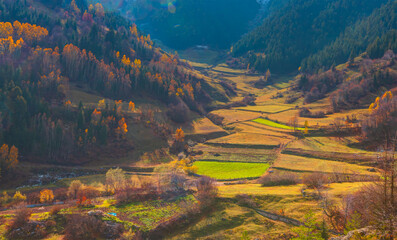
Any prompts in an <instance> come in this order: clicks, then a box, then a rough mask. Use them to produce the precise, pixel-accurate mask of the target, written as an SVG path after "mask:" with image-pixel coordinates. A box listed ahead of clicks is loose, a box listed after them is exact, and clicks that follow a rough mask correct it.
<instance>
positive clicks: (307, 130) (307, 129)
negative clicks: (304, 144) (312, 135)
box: [304, 120, 309, 134]
mask: <svg viewBox="0 0 397 240" xmlns="http://www.w3.org/2000/svg"><path fill="white" fill-rule="evenodd" d="M304 133H305V134H308V133H309V123H308V122H307V120H306V121H305V130H304Z"/></svg>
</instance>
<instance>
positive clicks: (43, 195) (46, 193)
mask: <svg viewBox="0 0 397 240" xmlns="http://www.w3.org/2000/svg"><path fill="white" fill-rule="evenodd" d="M53 200H54V193H53V192H52V190H49V189H44V190H41V191H40V202H41V203H51V202H52V201H53Z"/></svg>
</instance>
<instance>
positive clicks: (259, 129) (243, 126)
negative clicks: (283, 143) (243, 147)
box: [230, 121, 295, 139]
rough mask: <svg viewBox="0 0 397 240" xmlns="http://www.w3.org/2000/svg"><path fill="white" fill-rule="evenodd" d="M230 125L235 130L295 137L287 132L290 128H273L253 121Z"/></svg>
mask: <svg viewBox="0 0 397 240" xmlns="http://www.w3.org/2000/svg"><path fill="white" fill-rule="evenodd" d="M230 126H233V127H235V128H234V130H236V131H237V132H245V133H256V134H263V135H268V136H273V137H281V138H289V139H293V138H295V137H293V136H292V135H289V134H287V133H289V132H290V130H287V129H279V128H273V127H270V126H267V125H263V124H260V123H256V122H253V121H248V122H242V123H234V124H232V125H230Z"/></svg>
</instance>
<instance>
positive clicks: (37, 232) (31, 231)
mask: <svg viewBox="0 0 397 240" xmlns="http://www.w3.org/2000/svg"><path fill="white" fill-rule="evenodd" d="M30 215H31V212H30V210H28V209H27V208H22V209H20V210H18V211H17V212H16V214H15V217H14V219H13V221H12V222H11V224H10V225H9V226H8V227H7V233H6V237H7V238H8V239H21V240H22V239H23V240H24V239H42V238H44V237H45V235H46V232H45V227H44V226H43V225H41V224H37V223H32V222H29V218H30Z"/></svg>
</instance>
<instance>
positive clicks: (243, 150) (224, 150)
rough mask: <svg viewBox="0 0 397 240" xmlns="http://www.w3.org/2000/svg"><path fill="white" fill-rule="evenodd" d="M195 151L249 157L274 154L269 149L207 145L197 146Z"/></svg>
mask: <svg viewBox="0 0 397 240" xmlns="http://www.w3.org/2000/svg"><path fill="white" fill-rule="evenodd" d="M194 149H195V150H201V151H203V152H205V153H221V154H222V153H229V154H250V155H267V154H274V153H275V152H274V150H269V149H252V148H222V147H215V146H211V145H207V144H197V145H196V146H195V147H194Z"/></svg>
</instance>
